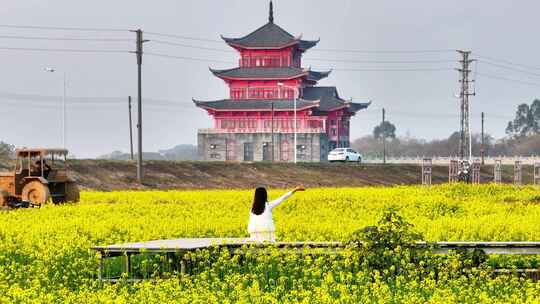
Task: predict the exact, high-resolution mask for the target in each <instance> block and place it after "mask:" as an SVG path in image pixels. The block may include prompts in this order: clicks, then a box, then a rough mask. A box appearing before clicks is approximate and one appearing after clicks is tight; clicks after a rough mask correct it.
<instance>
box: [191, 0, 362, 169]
mask: <svg viewBox="0 0 540 304" xmlns="http://www.w3.org/2000/svg"><path fill="white" fill-rule="evenodd" d="M222 38H223V40H224V41H225V42H226V43H227V44H228V45H229V46H231V47H232V48H234V49H235V50H237V51H238V52H239V54H240V60H239V67H237V68H232V69H226V70H215V69H210V71H211V72H212V73H213V74H214V75H215V76H217V77H219V78H221V79H223V80H224V81H225V82H226V83H227V84H228V86H229V89H230V96H229V98H228V99H223V100H216V101H198V100H194V102H195V104H196V105H197V106H198V107H200V108H203V109H205V110H206V111H207V112H208V113H209V114H210V115H211V116H212V118H213V122H214V126H213V128H211V129H201V130H199V131H198V151H199V158H200V159H201V160H215V161H272V160H274V161H282V162H291V161H293V160H294V132H295V128H294V123H295V122H294V116H295V99H296V134H297V145H296V147H297V149H296V150H297V155H296V156H297V160H298V161H303V162H319V161H325V160H326V158H327V155H328V152H329V150H332V149H334V148H336V147H348V146H349V144H350V138H349V131H350V130H349V128H350V119H351V117H352V116H354V115H355V114H356V112H358V111H359V110H361V109H365V108H367V107H368V106H369V103H353V102H351V101H347V100H344V99H342V98H340V96H339V94H338V91H337V89H336V87H318V86H316V84H317V82H318V81H319V80H321V79H323V78H326V77H328V75H329V74H330V71H313V70H311V69H306V68H302V55H303V53H304V52H306V51H307V50H309V49H310V48H312V47H314V46H316V45H317V43H318V42H319V41H318V40H314V41H313V40H302V39H301V37H294V36H293V35H291V34H289V33H288V32H287V31H285V30H284V29H282V28H281V27H279V26H278V25H276V24H275V23H274V16H273V8H272V2H270V13H269V20H268V23H266V24H265V25H263V26H262V27H260V28H259V29H257V30H255V31H254V32H252V33H251V34H249V35H247V36H245V37H242V38H225V37H222Z"/></svg>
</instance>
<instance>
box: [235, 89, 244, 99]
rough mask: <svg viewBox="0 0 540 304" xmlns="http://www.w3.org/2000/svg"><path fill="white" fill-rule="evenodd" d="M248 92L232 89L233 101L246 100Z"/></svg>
mask: <svg viewBox="0 0 540 304" xmlns="http://www.w3.org/2000/svg"><path fill="white" fill-rule="evenodd" d="M245 98H246V91H245V90H244V89H232V90H231V99H245Z"/></svg>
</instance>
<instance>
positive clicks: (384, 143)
mask: <svg viewBox="0 0 540 304" xmlns="http://www.w3.org/2000/svg"><path fill="white" fill-rule="evenodd" d="M385 120H386V111H385V110H384V108H383V109H382V124H381V127H382V130H381V131H382V140H383V164H386V132H385V130H384V121H385Z"/></svg>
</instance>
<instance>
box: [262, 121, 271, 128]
mask: <svg viewBox="0 0 540 304" xmlns="http://www.w3.org/2000/svg"><path fill="white" fill-rule="evenodd" d="M263 125H264V128H265V129H271V128H272V121H271V120H265V121H264V122H263Z"/></svg>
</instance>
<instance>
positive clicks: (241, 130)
mask: <svg viewBox="0 0 540 304" xmlns="http://www.w3.org/2000/svg"><path fill="white" fill-rule="evenodd" d="M198 132H199V134H227V133H272V128H231V129H199V130H198ZM274 133H276V134H277V133H290V134H293V133H294V129H290V128H287V129H281V128H275V129H274ZM296 133H297V134H302V133H308V134H317V133H325V131H324V129H323V128H302V129H297V130H296Z"/></svg>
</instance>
